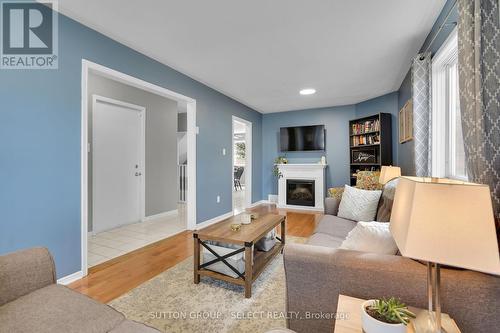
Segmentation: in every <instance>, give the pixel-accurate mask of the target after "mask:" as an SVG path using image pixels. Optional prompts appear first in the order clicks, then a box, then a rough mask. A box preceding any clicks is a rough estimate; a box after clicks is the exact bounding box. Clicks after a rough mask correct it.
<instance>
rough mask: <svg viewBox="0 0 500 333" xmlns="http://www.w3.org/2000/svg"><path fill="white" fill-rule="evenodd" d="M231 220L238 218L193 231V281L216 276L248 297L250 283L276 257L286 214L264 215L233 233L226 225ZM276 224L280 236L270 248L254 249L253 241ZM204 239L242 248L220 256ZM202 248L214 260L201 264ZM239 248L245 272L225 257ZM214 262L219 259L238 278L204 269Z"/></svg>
mask: <svg viewBox="0 0 500 333" xmlns="http://www.w3.org/2000/svg"><path fill="white" fill-rule="evenodd" d="M234 219H238V218H237V217H233V218H229V219H227V220H224V221H222V222H219V223H217V224H215V225H213V226H210V227H207V228H205V229H202V230H200V231H197V232H194V233H193V238H194V265H193V266H194V267H193V268H194V269H193V273H194V283H195V284H198V283H200V277H201V276H208V277H211V278H216V279H220V280H223V281H226V282H230V283H234V284H238V285H241V286H244V287H245V297H246V298H250V297H251V296H252V283H253V282H254V281H255V280H256V279H257V278H258V277H259V275H260V274H261V273H262V272H263V271H264V269H265V268H266V267H267V265H268V264H269V263H270V262H271V261H272V259H273V258H274V257H275V256H277V255H278V254H279V253H280V252H281V251H282V250H283V247H284V246H285V237H286V235H285V230H286V217H285V216H282V215H275V214H266V215H264V216H262V217H260V218H258V219H256V220H255V221H253V222H252V223H251V224H250V225H243V226H241V229H240V230H239V231H236V232H233V231H230V230H231V229H230V225H231V223H233V222H234ZM278 226H279V227H280V236H279V237H276V240H277V242H276V244H275V245H274V247H273V248H271V249H270V250H269V251H254V244H255V243H256V242H257V241H258V240H259V239H261V238H262V237H264V236H265V235H266V234H267V233H269V232H270V231H271V230H273V229H274V228H276V227H278ZM208 241H216V242H223V243H229V244H236V245H240V246H242V247H241V248H240V249H235V250H234V251H233V252H231V253H228V254H226V255H223V256H220V255H218V254H217V253H216V252H215V251H214V250H213V249H212V248H211V247H210V245H211V243H210V242H208ZM202 247H203V248H205V249H207V250H208V251H210V252H211V253H212V254H213V255H214V256H215V257H216V259H214V260H212V261H210V262H207V263H204V264H202V263H201V255H200V252H201V251H200V250H201V248H202ZM243 251H244V252H245V271H244V273H240V272H239V271H238V270H237V269H236V268H235V267H233V266H232V265H230V264H229V263H228V262H227V261H226V260H225V259H227V258H229V257H231V256H233V255H236V254H238V253H241V252H243ZM215 262H223V263H224V264H225V265H226V266H228V267H229V268H230V269H231V270H232V271H233V272H235V273H236V274H237V275H238V277H236V278H234V277H232V276H228V275H225V274H221V273H218V272H215V271H211V270H209V269H208V268H205V267H210V265H212V264H213V263H215Z"/></svg>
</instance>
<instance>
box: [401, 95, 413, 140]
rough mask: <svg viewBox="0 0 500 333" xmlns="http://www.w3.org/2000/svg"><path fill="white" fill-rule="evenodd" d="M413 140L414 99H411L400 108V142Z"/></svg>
mask: <svg viewBox="0 0 500 333" xmlns="http://www.w3.org/2000/svg"><path fill="white" fill-rule="evenodd" d="M411 140H413V101H412V100H411V99H409V100H408V101H407V102H406V103H405V105H404V106H403V107H402V108H401V110H399V143H405V142H407V141H411Z"/></svg>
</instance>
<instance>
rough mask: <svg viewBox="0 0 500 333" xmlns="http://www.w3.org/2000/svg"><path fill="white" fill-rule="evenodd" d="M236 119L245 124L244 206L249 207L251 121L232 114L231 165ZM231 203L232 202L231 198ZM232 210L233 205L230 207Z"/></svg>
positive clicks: (250, 195)
mask: <svg viewBox="0 0 500 333" xmlns="http://www.w3.org/2000/svg"><path fill="white" fill-rule="evenodd" d="M235 121H237V122H239V123H243V124H245V203H244V205H245V206H244V207H245V208H249V207H251V206H252V163H253V156H252V122H250V121H248V120H245V119H243V118H239V117H236V116H232V118H231V140H232V141H231V142H232V143H231V165H233V164H234V156H233V154H234V122H235ZM231 179H232V182H231V193H233V187H234V172H233V168H231ZM231 202H232V205H233V203H234V201H233V200H231ZM232 209H233V210H234V205H233V207H232Z"/></svg>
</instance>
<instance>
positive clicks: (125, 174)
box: [81, 60, 197, 276]
mask: <svg viewBox="0 0 500 333" xmlns="http://www.w3.org/2000/svg"><path fill="white" fill-rule="evenodd" d="M93 77H100V78H101V79H105V80H107V81H110V82H114V84H111V85H110V86H109V87H114V88H116V87H117V86H118V85H120V86H121V87H120V90H119V91H118V90H109V93H110V94H111V95H117V94H118V95H119V94H122V95H120V96H110V97H113V98H107V95H105V96H106V97H102V96H100V95H99V94H96V93H93V92H92V91H93V90H92V89H93V88H92V87H96V86H99V85H95V84H96V82H99V81H95V80H92V82H93V84H94V85H93V86H92V87H90V86H89V84H90V82H89V81H90V80H91V79H92V78H93ZM100 87H101V88H102V86H100ZM114 88H113V89H114ZM126 89H129V90H126ZM132 90H133V91H134V92H133V94H132V93H129V94H124V93H125V92H126V91H128V92H130V91H132ZM136 93H137V94H140V95H141V96H142V95H144V96H145V95H148V96H150V97H148V98H153V97H155V98H156V99H161V100H163V101H165V102H162V103H169V105H170V107H173V108H174V109H175V110H174V109H172V108H170V107H169V109H168V110H174V112H175V114H173V115H172V113H168V114H169V117H171V116H172V117H174V118H173V119H170V118H168V119H167V118H164V119H163V120H162V121H158V119H160V118H158V117H166V115H167V113H165V112H162V111H161V110H159V109H158V108H159V107H160V106H158V107H156V106H155V107H154V108H153V107H150V105H147V104H144V103H143V101H142V100H141V101H140V102H139V103H133V104H131V103H130V102H131V101H130V98H132V97H131V96H136V95H135V94H136ZM94 94H95V95H96V96H93V95H94ZM123 94H124V95H123ZM88 96H93V97H92V98H88ZM135 100H136V99H134V100H133V101H132V102H135ZM167 100H168V102H167ZM137 104H140V105H141V106H139V105H137ZM156 104H158V103H156ZM180 104H182V105H183V109H184V113H185V115H186V117H185V118H186V121H185V122H186V126H185V141H186V155H187V161H189V163H187V162H186V165H185V177H184V178H185V180H184V181H185V184H184V190H185V191H184V197H185V202H184V203H183V205H182V206H183V207H184V209H183V210H182V214H183V215H184V217H183V218H184V219H183V221H184V222H183V224H182V226H181V227H180V228H178V229H179V230H180V231H182V230H186V229H189V230H193V229H194V228H195V227H196V132H197V128H196V101H195V100H194V99H191V98H189V97H187V96H183V95H180V94H177V93H175V92H172V91H170V90H167V89H165V88H162V87H159V86H156V85H153V84H150V83H148V82H145V81H143V80H140V79H137V78H134V77H132V76H129V75H126V74H123V73H120V72H117V71H115V70H111V69H109V68H107V67H104V66H101V65H98V64H95V63H92V62H89V61H87V60H83V61H82V132H81V133H82V152H81V161H82V166H81V167H82V169H81V170H82V173H81V188H82V193H81V198H82V199H81V200H82V201H81V214H82V215H81V221H82V240H81V245H82V246H81V247H82V249H81V255H82V260H81V263H82V275H83V276H85V275H87V273H88V266H89V264H91V262H89V256H90V254H89V247H90V246H91V245H92V246H93V247H94V250H96V249H97V250H99V249H101V250H106V251H107V252H106V254H109V255H111V256H112V257H115V255H114V254H113V253H116V252H120V253H121V252H123V251H125V252H129V251H131V250H134V249H137V248H140V247H142V246H145V245H147V244H146V243H147V242H150V241H151V242H154V241H157V240H159V239H156V238H155V239H153V238H154V237H160V236H162V237H163V238H166V237H168V236H166V230H165V228H164V222H165V219H170V218H172V216H171V213H172V212H174V211H175V214H177V213H178V209H175V208H177V207H173V208H170V209H173V210H169V208H168V207H166V206H165V204H166V201H165V200H163V199H162V198H164V196H165V195H168V194H169V193H170V192H169V193H166V192H165V191H163V189H170V188H172V189H176V179H177V173H176V171H177V168H176V161H175V160H176V159H175V154H176V152H175V149H176V147H177V141H176V135H177V133H176V132H177V131H178V129H177V117H178V114H177V113H178V109H177V107H178V105H180ZM142 105H145V106H146V107H144V106H142ZM158 105H160V104H158ZM161 107H162V110H164V104H161ZM90 110H92V112H91V111H90ZM94 113H95V115H94ZM152 117H156V118H152ZM148 119H149V120H148ZM174 123H175V124H174ZM106 124H108V125H109V124H113V126H106ZM118 124H119V126H118ZM145 124H149V125H147V126H146V125H145ZM160 124H163V125H165V124H171V125H172V126H173V128H172V129H171V130H169V131H168V133H172V135H173V139H172V140H170V139H169V140H168V142H167V141H164V140H165V135H167V134H165V133H166V131H165V130H164V129H163V127H162V128H160ZM154 126H156V127H158V128H155V127H154ZM169 126H170V125H169ZM146 127H147V130H146ZM153 129H155V131H154V132H152V131H153ZM146 132H148V133H149V134H148V133H146ZM168 135H170V134H168ZM159 140H163V141H161V142H160V144H159V145H158V142H159ZM155 142H156V145H154V144H153V143H155ZM146 143H147V144H146ZM170 143H171V145H172V146H173V149H171V150H169V151H172V152H173V154H174V155H173V156H171V157H168V158H163V156H164V155H162V157H161V160H158V159H156V160H154V161H153V162H151V159H150V158H151V157H152V156H153V157H155V156H159V155H152V154H151V149H155V151H159V150H160V151H161V150H162V149H163V150H164V149H165V148H166V147H167V146H166V145H167V144H168V145H170ZM94 159H95V161H94ZM170 161H172V163H173V165H172V167H171V168H170V164H172V163H170ZM166 163H169V164H168V166H169V169H168V170H169V171H164V170H163V169H164V166H165V165H166ZM125 164H126V165H127V166H126V167H125V166H124V165H125ZM153 167H154V168H156V169H159V170H160V172H157V171H158V170H156V169H154V170H153V171H155V172H152V169H151V168H153ZM130 168H131V170H129V169H130ZM146 174H148V175H149V180H148V178H146ZM166 175H169V176H168V179H167V178H165V177H166ZM162 177H163V178H162ZM103 179H105V180H106V181H105V182H103V181H102V180H103ZM165 181H168V182H169V183H168V184H167V183H165ZM170 183H173V184H170ZM113 184H114V185H113ZM148 184H150V185H148ZM151 184H153V185H155V186H154V188H153V187H151V186H152V185H151ZM158 184H161V186H159V187H158V186H157V185H158ZM152 189H153V190H154V191H152ZM177 189H178V188H177ZM152 193H153V194H152ZM148 198H149V199H148ZM158 198H160V200H158ZM177 198H178V192H177V191H174V194H173V197H172V200H173V201H174V205H175V206H177V204H178V201H177V200H178V199H177ZM96 199H97V200H96ZM172 200H170V199H169V200H168V204H169V205H170V202H171V201H172ZM96 201H99V202H100V203H97V202H96ZM124 202H126V204H125V205H124ZM118 205H119V207H118ZM101 208H102V209H101ZM179 213H181V212H179ZM179 215H180V214H179ZM158 220H161V221H158ZM120 225H121V226H120ZM169 227H170V226H169ZM176 227H177V226H176ZM90 231H91V232H90ZM96 232H99V235H102V236H103V237H101V238H102V239H97V240H99V241H105V242H107V243H106V244H104V245H102V246H101V245H100V244H98V242H97V241H96V242H94V243H96V244H93V243H92V244H91V242H89V238H90V237H92V238H93V239H91V240H92V241H94V240H96V239H94V237H93V235H94V234H95V233H96ZM151 233H154V235H152V234H151ZM104 236H106V237H104ZM142 237H145V238H144V239H142ZM146 238H147V239H146ZM131 239H133V241H134V242H135V243H134V244H132V241H131ZM119 242H122V244H119ZM128 242H130V244H129V243H128ZM108 243H109V244H108ZM139 243H140V244H139ZM115 245H116V246H115ZM138 245H139V246H138ZM122 254H123V253H122ZM90 259H93V258H90ZM90 261H93V260H90Z"/></svg>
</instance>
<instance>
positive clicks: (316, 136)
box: [280, 125, 325, 151]
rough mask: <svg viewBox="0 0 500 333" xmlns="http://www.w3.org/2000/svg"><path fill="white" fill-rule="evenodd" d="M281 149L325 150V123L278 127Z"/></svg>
mask: <svg viewBox="0 0 500 333" xmlns="http://www.w3.org/2000/svg"><path fill="white" fill-rule="evenodd" d="M280 146H281V151H314V150H325V125H314V126H297V127H282V128H280Z"/></svg>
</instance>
